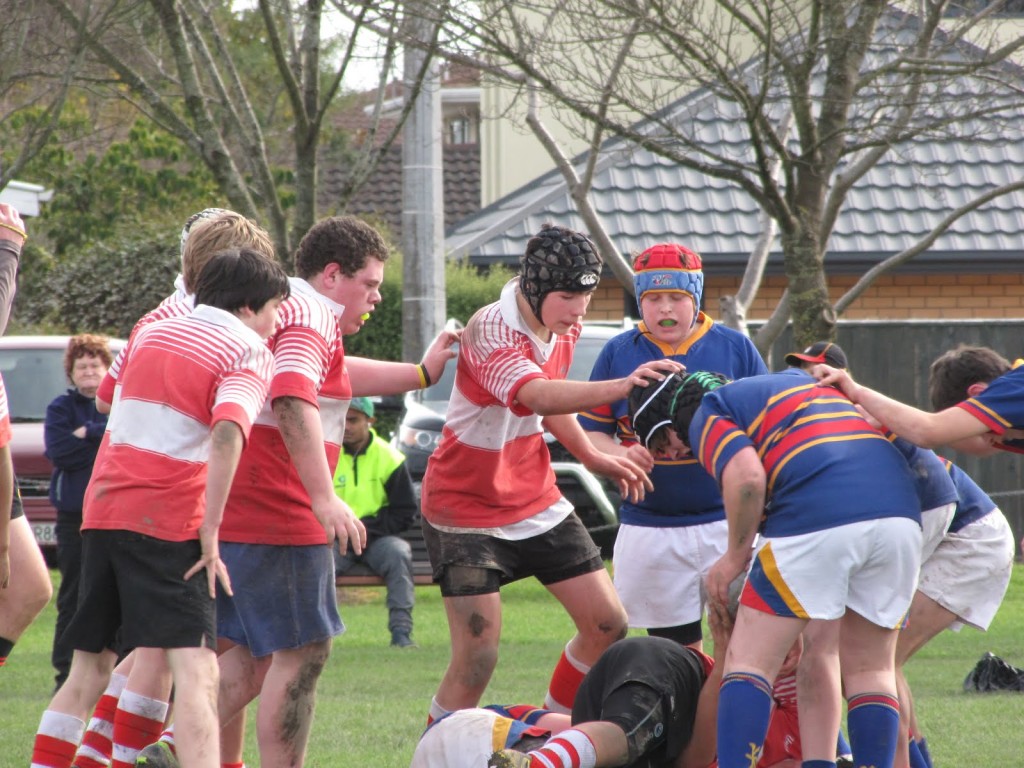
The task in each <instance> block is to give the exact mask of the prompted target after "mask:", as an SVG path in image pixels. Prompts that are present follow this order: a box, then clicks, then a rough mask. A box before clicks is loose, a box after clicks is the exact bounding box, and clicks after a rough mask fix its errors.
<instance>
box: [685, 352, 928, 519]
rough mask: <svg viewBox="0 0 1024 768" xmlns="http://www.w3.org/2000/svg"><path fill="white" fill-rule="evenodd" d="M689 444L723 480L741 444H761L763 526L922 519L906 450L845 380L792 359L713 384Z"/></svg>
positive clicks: (693, 424)
mask: <svg viewBox="0 0 1024 768" xmlns="http://www.w3.org/2000/svg"><path fill="white" fill-rule="evenodd" d="M690 445H691V446H692V447H693V449H694V452H695V454H696V456H697V458H698V460H699V461H700V463H701V464H702V465H703V466H704V468H705V469H707V471H708V472H710V473H711V474H713V475H714V476H715V477H716V478H717V479H719V480H721V477H722V472H723V471H724V469H725V467H726V465H728V463H729V461H730V460H731V459H732V458H733V457H734V456H735V455H736V454H737V453H738V452H739V451H740V450H741V449H743V448H746V447H748V446H749V447H753V448H754V449H755V450H756V451H757V454H758V456H759V458H760V459H761V462H762V464H763V465H764V468H765V473H766V475H767V481H768V487H767V503H766V508H765V519H764V522H763V525H762V531H763V533H764V534H765V535H766V536H793V535H796V534H801V533H810V532H812V531H818V530H824V529H826V528H834V527H837V526H840V525H847V524H849V523H854V522H858V521H862V520H877V519H880V518H884V517H907V518H911V519H913V520H917V521H918V522H920V519H921V512H920V503H919V502H918V498H917V493H916V492H915V489H914V483H913V478H912V477H911V473H910V468H909V467H908V466H907V462H906V461H905V460H904V458H903V456H901V455H900V453H899V451H897V450H896V449H895V448H894V447H893V446H892V444H890V443H889V441H888V440H887V439H886V438H885V437H884V436H883V435H882V433H881V432H879V431H878V430H877V429H875V428H874V427H872V426H871V425H870V424H869V423H868V422H867V421H866V420H865V419H864V418H863V417H862V416H861V415H860V414H859V413H858V412H857V409H856V408H855V407H854V405H853V403H851V402H850V400H849V399H848V398H847V397H846V396H845V395H843V394H842V393H841V392H840V391H839V390H837V389H835V388H833V387H822V386H820V385H819V384H818V383H817V381H815V380H814V379H813V378H812V377H811V376H810V375H809V374H807V373H805V372H803V371H801V370H798V369H795V368H792V369H789V370H786V371H782V372H781V373H772V374H768V375H767V376H754V377H752V378H749V379H741V380H739V381H734V382H731V383H729V384H726V385H725V386H724V387H721V388H720V389H716V390H715V391H713V392H709V393H708V394H707V395H705V396H704V400H703V402H702V403H701V406H700V408H698V409H697V413H696V415H695V416H694V419H693V422H692V424H691V425H690Z"/></svg>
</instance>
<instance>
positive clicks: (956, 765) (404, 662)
mask: <svg viewBox="0 0 1024 768" xmlns="http://www.w3.org/2000/svg"><path fill="white" fill-rule="evenodd" d="M341 598H342V605H341V612H342V618H343V619H344V621H345V623H346V625H347V627H348V631H347V632H346V634H345V635H343V636H342V637H341V638H339V639H338V640H337V641H336V643H335V645H334V651H333V654H332V656H331V659H330V662H329V663H328V666H327V669H326V670H325V672H324V675H323V677H322V678H321V680H320V685H319V689H318V691H319V699H318V704H317V714H316V722H315V724H314V726H313V734H312V738H311V742H310V748H309V754H308V758H307V761H306V765H307V766H310V768H343V767H344V766H353V767H354V766H360V767H362V766H367V767H368V768H405V766H408V764H409V759H410V756H411V755H412V750H413V747H414V745H415V743H416V739H417V738H418V736H419V734H420V732H421V730H422V727H423V724H424V721H425V718H426V712H427V707H428V705H429V703H430V697H431V696H432V695H433V693H434V689H435V688H436V686H437V683H438V681H439V680H440V677H441V675H442V673H443V672H444V668H445V665H446V663H447V660H448V634H447V626H446V623H445V618H444V609H443V605H442V602H441V598H440V596H439V594H438V592H437V590H436V589H434V588H433V587H420V588H417V590H416V599H417V604H416V611H415V619H416V631H415V639H416V641H417V642H418V643H419V646H420V647H419V649H417V650H407V651H401V650H397V649H392V648H390V647H388V644H387V643H388V639H389V636H388V633H387V629H386V608H385V606H384V594H383V589H379V588H368V589H357V590H348V591H346V592H344V593H343V594H342V595H341ZM503 601H504V606H505V614H504V630H503V635H502V648H501V659H500V661H499V664H498V669H497V672H496V673H495V676H494V678H493V680H492V682H491V686H490V688H489V690H488V693H487V696H486V698H487V700H488V701H489V702H500V703H513V702H521V703H526V702H529V703H539V702H540V701H541V699H542V698H543V695H544V691H545V690H546V686H547V679H548V676H549V674H550V672H551V668H552V667H553V665H554V662H555V660H556V659H557V657H558V654H559V653H560V652H561V649H562V646H563V645H564V643H565V642H566V640H567V639H568V638H569V637H570V635H571V633H572V627H571V625H570V623H569V621H568V620H567V619H566V617H565V615H564V614H563V613H562V611H561V609H560V608H559V606H558V605H557V603H555V602H554V600H553V599H552V598H550V597H549V596H548V595H547V593H546V592H545V591H544V589H543V588H542V587H540V586H538V585H537V584H535V583H533V582H527V583H523V584H517V585H513V586H512V587H510V588H507V589H506V590H504V592H503ZM54 618H55V609H54V607H53V605H52V604H51V606H50V607H49V608H48V609H47V610H46V611H45V612H44V613H43V615H42V616H41V617H40V618H39V620H38V621H37V622H36V623H35V624H34V625H33V626H32V627H31V628H30V629H29V631H28V632H27V633H26V635H25V636H24V637H23V638H22V640H21V642H20V643H19V644H18V645H17V646H16V648H15V650H14V652H13V653H12V654H11V657H10V659H9V660H8V663H7V666H6V667H4V668H3V669H2V670H0V711H2V713H3V714H2V715H0V717H2V721H0V768H8V767H9V766H11V767H18V768H24V767H25V766H28V765H29V758H30V754H31V746H32V738H33V735H34V733H35V729H36V726H37V725H38V722H39V716H40V714H41V713H42V712H43V710H44V709H45V708H46V704H47V702H48V701H49V697H50V693H51V691H52V687H53V682H52V681H53V671H52V669H51V668H50V664H49V652H50V641H51V638H52V633H53V623H54ZM985 651H991V652H993V653H995V654H997V655H998V656H1001V657H1003V658H1004V659H1006V660H1007V661H1009V662H1010V663H1012V664H1014V665H1015V666H1019V667H1024V566H1017V568H1016V569H1015V573H1014V577H1013V582H1012V583H1011V585H1010V590H1009V593H1008V594H1007V597H1006V600H1005V602H1004V604H1003V607H1002V610H1001V611H1000V613H999V615H998V616H997V617H996V620H995V622H994V624H993V626H992V628H991V630H990V631H989V632H988V633H987V634H982V633H980V632H976V631H973V630H969V629H965V630H963V631H962V632H960V633H958V634H954V633H949V632H947V633H944V634H943V635H942V636H940V637H939V638H937V639H936V640H934V641H933V642H932V643H931V645H929V646H928V647H926V648H925V649H924V650H923V651H921V653H920V654H919V655H918V657H917V658H915V659H914V660H913V661H912V662H911V664H910V666H909V668H908V676H909V678H910V682H911V685H912V686H913V689H914V692H915V695H916V701H917V706H918V713H919V717H920V719H921V723H922V727H923V728H925V731H926V734H927V736H928V741H929V743H930V745H931V750H932V755H933V757H934V758H935V764H936V765H937V766H939V768H968V767H969V766H984V768H1020V766H1022V765H1024V694H1022V693H1017V694H1009V693H1003V694H973V695H972V694H966V693H964V692H963V691H962V688H961V685H962V682H963V679H964V677H965V676H966V674H967V673H968V671H970V669H971V668H972V667H973V666H974V664H975V662H976V661H977V660H978V658H979V657H980V656H981V655H982V654H983V653H984V652H985ZM249 730H250V732H249V734H248V746H247V749H246V758H247V760H248V765H249V767H250V768H256V766H258V765H259V758H258V754H257V750H256V746H255V738H254V734H253V733H252V728H250V729H249ZM268 768H269V766H268Z"/></svg>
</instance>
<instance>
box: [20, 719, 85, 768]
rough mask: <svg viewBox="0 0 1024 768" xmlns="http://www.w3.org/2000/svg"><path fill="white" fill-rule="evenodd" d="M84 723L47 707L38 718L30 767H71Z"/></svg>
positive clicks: (83, 729)
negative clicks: (37, 728)
mask: <svg viewBox="0 0 1024 768" xmlns="http://www.w3.org/2000/svg"><path fill="white" fill-rule="evenodd" d="M84 732H85V723H84V722H82V721H81V720H79V719H78V718H77V717H74V716H72V715H65V714H64V713H63V712H54V711H53V710H52V709H48V710H46V711H45V712H43V716H42V718H40V720H39V730H38V731H36V740H35V743H34V744H33V745H32V768H71V761H72V760H74V759H75V749H76V748H77V747H78V742H79V741H81V739H82V734H83V733H84Z"/></svg>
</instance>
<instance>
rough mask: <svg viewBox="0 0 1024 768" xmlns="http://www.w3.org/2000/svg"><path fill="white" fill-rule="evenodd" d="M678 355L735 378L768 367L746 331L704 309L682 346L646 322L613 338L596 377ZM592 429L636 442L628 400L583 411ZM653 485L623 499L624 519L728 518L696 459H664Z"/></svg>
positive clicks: (677, 522) (676, 522) (692, 366)
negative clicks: (638, 497)
mask: <svg viewBox="0 0 1024 768" xmlns="http://www.w3.org/2000/svg"><path fill="white" fill-rule="evenodd" d="M665 357H668V358H671V359H672V360H678V361H679V362H680V363H682V364H683V365H685V366H686V367H687V369H688V370H691V371H719V372H721V373H724V374H725V375H726V376H728V377H729V378H731V379H742V378H745V377H747V376H759V375H761V374H765V373H768V368H767V366H765V364H764V361H763V360H762V359H761V356H760V354H758V352H757V349H756V348H755V347H754V345H753V344H752V343H751V341H750V339H748V338H747V337H746V336H744V335H743V334H741V333H739V332H737V331H734V330H732V329H731V328H726V327H724V326H721V325H718V324H717V323H715V322H714V321H713V320H712V319H711V318H710V317H708V316H707V315H705V314H704V313H703V312H702V313H700V314H699V315H698V317H697V328H696V330H695V331H694V333H693V334H692V335H691V336H690V338H688V339H687V340H686V341H685V342H684V343H683V344H682V345H681V346H680V347H679V348H678V349H675V350H673V349H670V348H668V347H665V346H663V345H661V344H659V343H658V342H657V341H655V339H654V338H653V337H652V336H651V335H650V334H649V333H648V332H647V329H646V327H645V326H644V324H643V323H641V324H640V325H639V327H638V328H634V329H632V330H629V331H625V332H624V333H620V334H619V335H618V336H615V337H614V338H612V339H609V340H608V342H607V343H606V344H605V346H604V349H602V350H601V352H600V354H599V355H598V357H597V360H596V361H595V362H594V370H593V371H591V374H590V380H591V381H604V380H607V379H618V378H622V377H624V376H628V375H629V374H631V373H632V372H633V371H635V370H636V369H637V368H639V367H640V366H641V365H642V364H644V363H648V362H650V361H652V360H661V359H662V358H665ZM578 420H579V423H580V426H582V427H583V429H585V430H587V431H589V432H604V433H605V434H608V435H612V436H613V437H618V438H619V439H620V440H622V441H624V442H627V443H629V442H636V435H635V434H634V432H633V425H632V423H631V422H630V420H629V405H628V403H627V401H625V400H619V401H618V402H615V403H612V404H611V405H607V406H602V407H601V408H595V409H593V410H590V411H585V412H583V413H581V414H580V415H579V416H578ZM651 481H652V482H653V483H654V490H653V491H649V492H648V493H647V495H646V496H645V497H644V500H643V501H642V502H640V503H638V504H633V503H631V502H628V501H623V503H622V507H621V508H620V511H619V516H620V519H621V521H622V522H623V523H627V524H629V525H641V526H653V527H658V528H668V527H677V526H687V525H700V524H703V523H709V522H712V521H715V520H722V519H724V518H725V511H724V510H723V508H722V495H721V494H720V493H719V491H718V484H717V483H716V482H715V480H714V478H712V477H711V476H710V475H708V473H707V472H705V471H704V469H703V467H701V466H700V465H699V464H698V463H697V461H696V459H693V458H687V459H684V460H682V461H667V460H659V461H656V462H655V464H654V470H653V471H652V472H651Z"/></svg>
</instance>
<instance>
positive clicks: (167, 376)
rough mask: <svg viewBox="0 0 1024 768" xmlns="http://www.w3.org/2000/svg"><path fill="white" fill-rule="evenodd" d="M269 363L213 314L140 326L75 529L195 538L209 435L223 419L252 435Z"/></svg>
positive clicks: (241, 329) (249, 338)
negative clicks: (112, 530) (79, 522)
mask: <svg viewBox="0 0 1024 768" xmlns="http://www.w3.org/2000/svg"><path fill="white" fill-rule="evenodd" d="M273 366H274V358H273V355H272V354H271V352H270V349H269V348H268V347H267V345H266V343H265V342H264V341H263V339H261V338H260V337H259V335H257V334H256V333H255V332H253V331H252V330H251V329H249V328H248V327H246V326H245V325H244V324H243V323H242V322H241V321H240V320H239V319H238V318H237V317H235V316H234V315H232V314H231V313H229V312H225V311H223V310H220V309H216V308H214V307H209V306H200V307H197V308H196V310H195V311H194V312H193V313H192V314H190V315H188V316H187V317H177V318H169V319H165V320H162V321H159V322H153V323H148V324H146V325H145V327H143V328H140V329H139V330H138V332H137V333H136V334H135V336H134V338H133V339H132V340H131V341H130V342H129V343H128V346H127V352H126V355H125V360H124V367H123V368H122V370H121V375H120V377H119V382H118V386H117V390H116V394H115V402H114V404H113V408H112V409H111V416H110V420H109V421H108V423H107V431H106V433H105V434H104V436H103V441H102V443H101V444H100V449H99V453H98V455H97V457H96V464H95V467H94V468H93V474H92V480H91V481H90V483H89V487H88V489H87V490H86V495H85V504H84V513H83V523H82V528H83V529H88V528H102V529H117V530H129V531H136V532H138V533H142V534H145V535H148V536H154V537H156V538H160V539H166V540H168V541H185V540H188V539H194V538H196V537H197V533H196V531H197V530H198V528H199V524H200V522H201V521H202V517H203V512H204V495H205V490H206V466H207V461H208V459H209V451H210V430H211V428H212V427H213V425H214V424H216V423H217V422H219V421H225V420H226V421H232V422H234V423H236V424H238V425H239V427H241V429H242V433H243V434H244V435H246V436H248V435H249V433H250V430H251V428H252V424H253V421H254V419H255V418H256V414H257V413H259V410H260V407H261V406H262V405H263V402H264V401H265V400H266V395H267V390H268V387H269V386H270V379H271V376H272V373H273Z"/></svg>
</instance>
